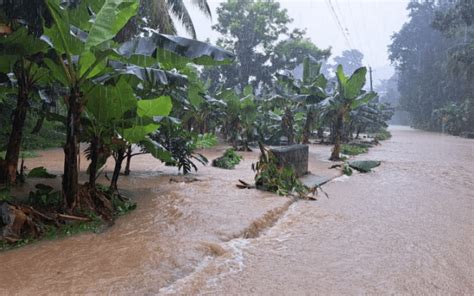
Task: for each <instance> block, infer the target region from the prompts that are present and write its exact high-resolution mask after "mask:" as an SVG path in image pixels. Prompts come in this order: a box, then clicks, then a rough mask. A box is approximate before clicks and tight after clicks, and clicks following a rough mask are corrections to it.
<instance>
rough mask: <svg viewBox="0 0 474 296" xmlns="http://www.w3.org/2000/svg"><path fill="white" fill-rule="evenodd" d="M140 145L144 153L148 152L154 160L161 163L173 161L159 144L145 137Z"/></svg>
mask: <svg viewBox="0 0 474 296" xmlns="http://www.w3.org/2000/svg"><path fill="white" fill-rule="evenodd" d="M140 144H141V145H143V146H144V147H145V149H146V151H148V152H150V153H151V155H152V156H153V157H154V158H156V159H159V160H161V161H162V162H171V161H173V157H172V155H171V153H170V152H169V151H167V150H166V149H165V148H164V147H163V146H161V144H159V143H157V142H155V141H153V140H152V139H150V138H148V137H145V139H144V140H143V141H141V142H140Z"/></svg>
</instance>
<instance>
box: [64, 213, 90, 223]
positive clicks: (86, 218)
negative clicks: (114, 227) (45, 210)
mask: <svg viewBox="0 0 474 296" xmlns="http://www.w3.org/2000/svg"><path fill="white" fill-rule="evenodd" d="M56 217H58V219H61V220H70V221H81V222H90V221H92V219H91V218H89V217H79V216H72V215H66V214H57V215H56Z"/></svg>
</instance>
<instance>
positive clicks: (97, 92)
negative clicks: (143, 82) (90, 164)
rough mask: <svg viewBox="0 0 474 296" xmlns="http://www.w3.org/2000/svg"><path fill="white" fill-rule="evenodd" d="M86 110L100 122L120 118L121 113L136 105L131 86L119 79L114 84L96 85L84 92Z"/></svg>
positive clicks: (103, 122)
mask: <svg viewBox="0 0 474 296" xmlns="http://www.w3.org/2000/svg"><path fill="white" fill-rule="evenodd" d="M86 98H87V104H86V107H87V111H88V112H90V113H91V114H93V115H94V117H95V119H96V120H97V121H98V122H100V123H102V124H110V121H113V120H118V119H120V118H121V117H122V116H123V114H124V113H125V112H127V111H129V110H132V109H133V108H135V107H136V106H137V100H136V98H135V95H134V94H133V90H132V88H131V87H130V86H129V85H128V84H127V83H126V82H125V81H124V80H123V79H120V80H119V81H118V83H117V84H116V85H115V86H114V85H108V86H103V85H97V86H95V87H94V88H93V89H92V91H91V92H90V93H88V94H86Z"/></svg>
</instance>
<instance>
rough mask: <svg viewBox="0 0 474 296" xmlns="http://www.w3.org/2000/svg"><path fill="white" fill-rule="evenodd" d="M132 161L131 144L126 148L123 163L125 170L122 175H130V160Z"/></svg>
mask: <svg viewBox="0 0 474 296" xmlns="http://www.w3.org/2000/svg"><path fill="white" fill-rule="evenodd" d="M131 161H132V145H130V146H128V149H127V163H126V165H125V172H124V175H125V176H128V175H130V162H131Z"/></svg>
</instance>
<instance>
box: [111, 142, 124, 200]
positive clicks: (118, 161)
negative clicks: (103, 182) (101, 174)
mask: <svg viewBox="0 0 474 296" xmlns="http://www.w3.org/2000/svg"><path fill="white" fill-rule="evenodd" d="M114 159H115V167H114V172H113V174H112V180H111V181H110V189H111V190H113V191H117V190H118V185H117V184H118V179H119V177H120V172H121V171H122V163H123V161H124V159H125V149H124V148H119V149H118V151H117V152H116V155H115V156H114Z"/></svg>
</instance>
